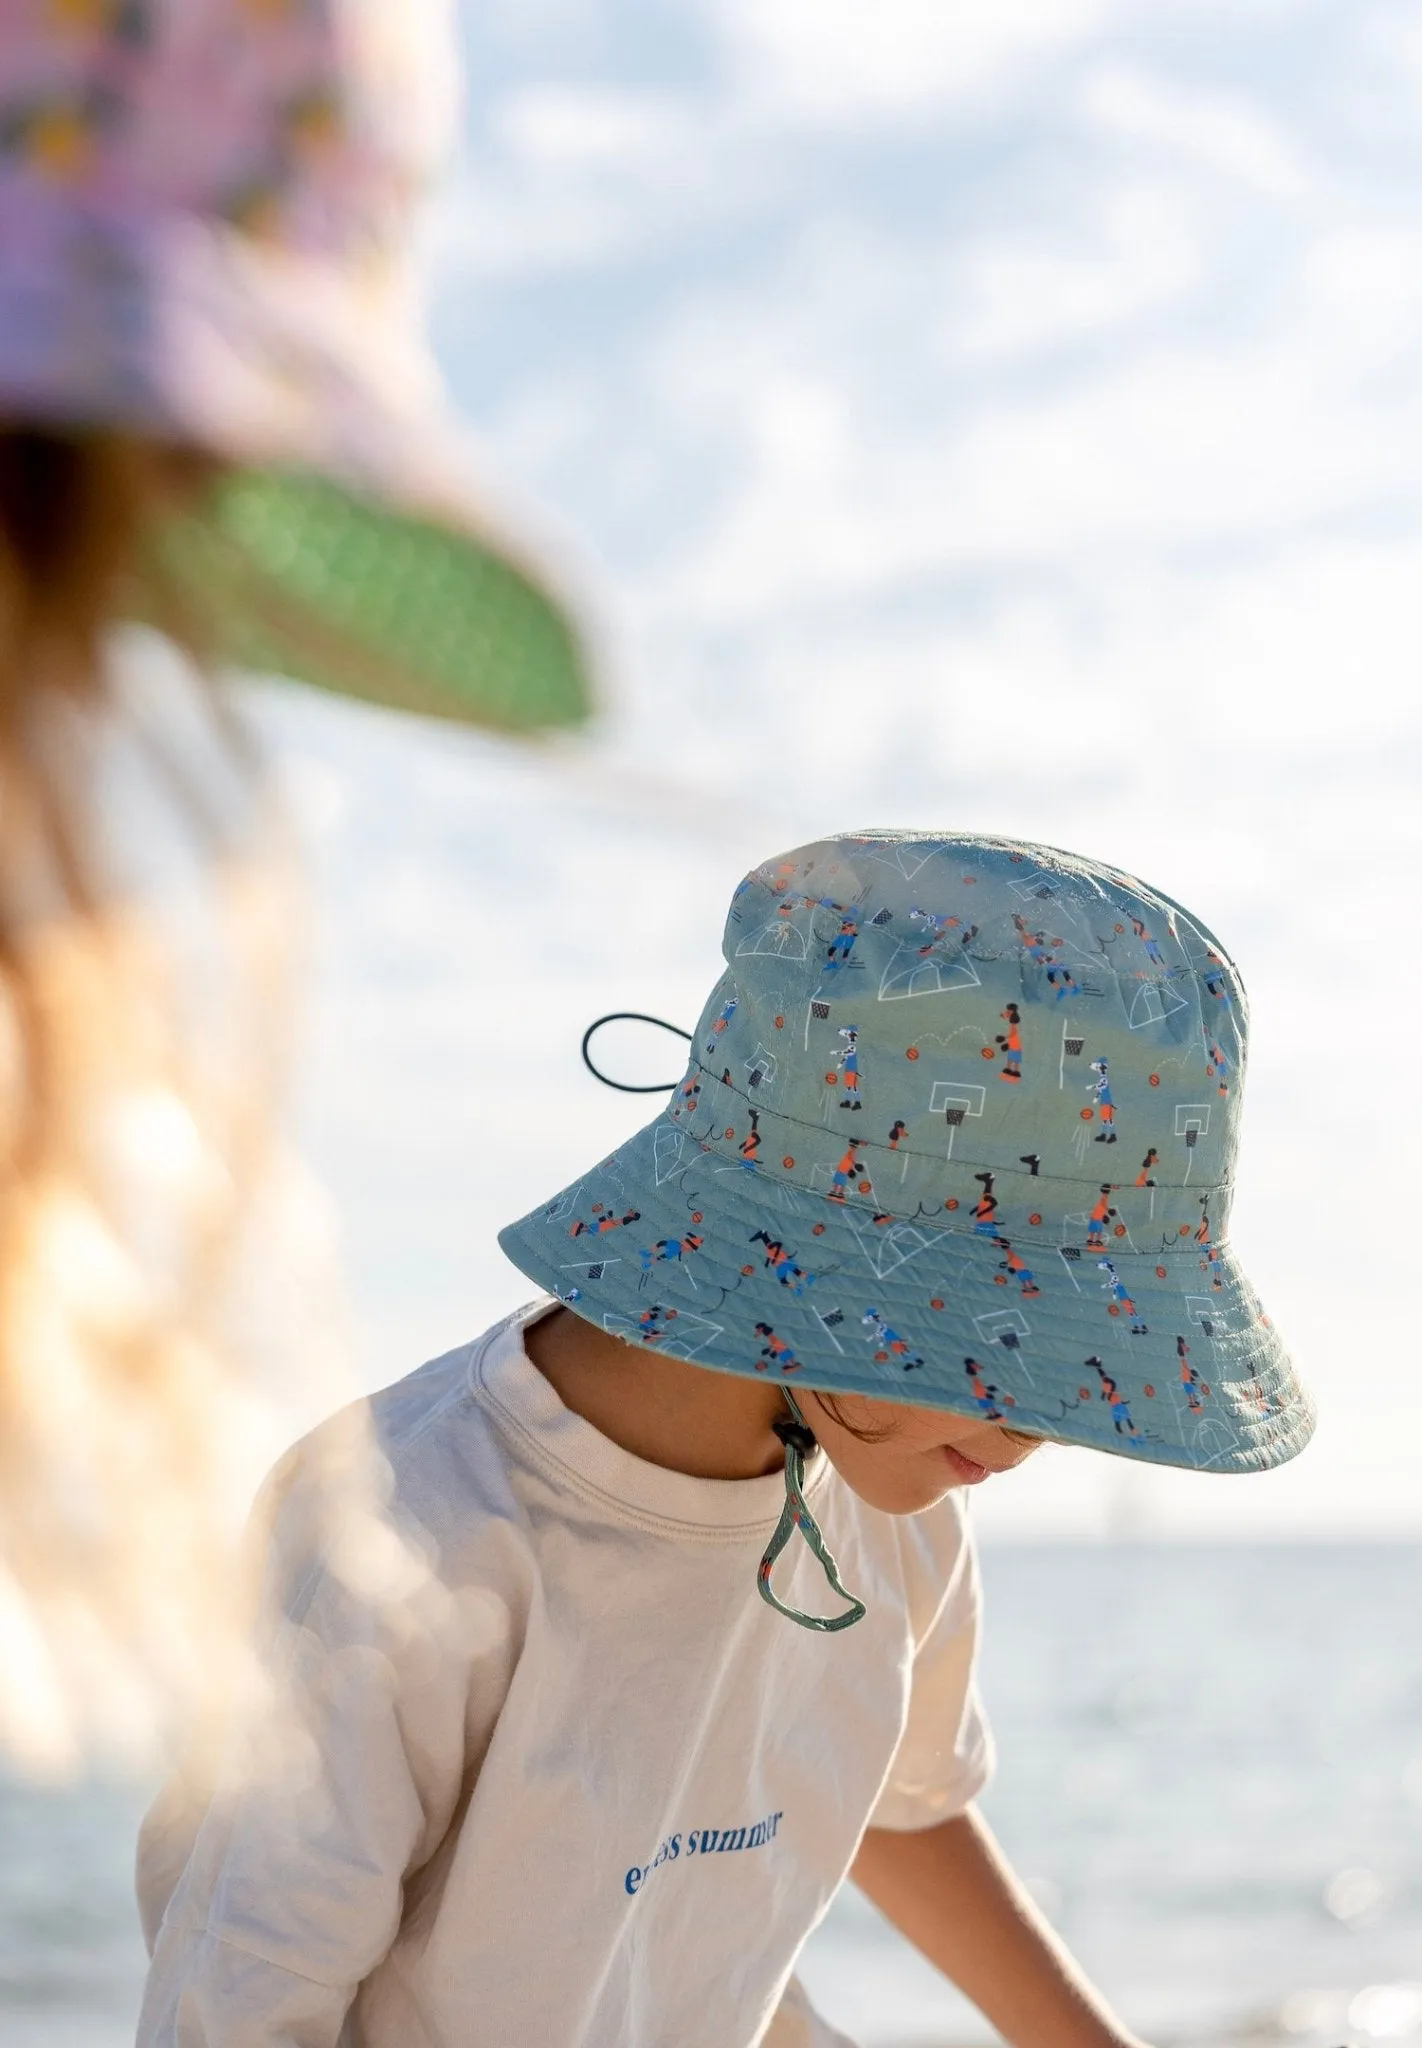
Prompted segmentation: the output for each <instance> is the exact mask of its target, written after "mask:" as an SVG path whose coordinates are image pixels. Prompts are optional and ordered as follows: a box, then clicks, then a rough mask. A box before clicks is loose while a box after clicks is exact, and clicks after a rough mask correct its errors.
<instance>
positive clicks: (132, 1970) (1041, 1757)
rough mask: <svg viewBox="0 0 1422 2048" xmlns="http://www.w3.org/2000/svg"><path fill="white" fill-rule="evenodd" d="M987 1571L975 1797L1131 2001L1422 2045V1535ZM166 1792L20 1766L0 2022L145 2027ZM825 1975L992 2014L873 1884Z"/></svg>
mask: <svg viewBox="0 0 1422 2048" xmlns="http://www.w3.org/2000/svg"><path fill="white" fill-rule="evenodd" d="M984 1578H985V1582H986V1588H987V1599H988V1625H987V1631H986V1639H985V1645H984V1653H983V1686H984V1691H985V1694H986V1697H987V1702H988V1707H989V1711H990V1714H991V1717H992V1720H993V1724H994V1727H995V1730H996V1734H997V1740H998V1746H999V1752H1000V1760H999V1767H998V1772H997V1777H996V1779H995V1782H994V1784H993V1786H992V1788H991V1789H990V1791H989V1793H988V1795H987V1797H986V1800H985V1802H984V1804H985V1807H986V1810H987V1812H988V1814H989V1816H990V1818H991V1820H992V1822H993V1825H994V1826H995V1827H996V1829H997V1831H998V1833H999V1835H1000V1837H1001V1838H1002V1840H1003V1842H1004V1843H1005V1845H1006V1847H1007V1848H1008V1850H1009V1852H1010V1853H1011V1855H1012V1856H1013V1859H1014V1861H1015V1862H1016V1864H1017V1866H1018V1868H1019V1869H1020V1870H1021V1872H1022V1873H1023V1875H1024V1876H1025V1877H1026V1878H1027V1879H1028V1881H1029V1882H1030V1883H1031V1885H1032V1887H1033V1889H1034V1891H1035V1892H1036V1894H1037V1896H1038V1898H1039V1899H1040V1900H1041V1902H1042V1903H1043V1905H1044V1906H1045V1907H1046V1908H1047V1909H1048V1911H1049V1912H1050V1913H1051V1915H1052V1917H1053V1919H1054V1920H1055V1921H1056V1923H1057V1925H1058V1926H1059V1927H1060V1928H1061V1929H1062V1931H1063V1933H1064V1934H1065V1935H1066V1937H1067V1939H1068V1941H1069V1942H1070V1943H1071V1945H1072V1946H1073V1948H1074V1949H1075V1950H1076V1952H1077V1953H1078V1955H1079V1956H1080V1957H1081V1958H1082V1960H1083V1962H1084V1963H1085V1964H1086V1965H1087V1966H1088V1968H1089V1969H1090V1970H1091V1972H1092V1974H1093V1975H1094V1976H1095V1977H1096V1979H1097V1981H1098V1982H1099V1983H1101V1984H1102V1986H1103V1987H1104V1988H1105V1989H1106V1991H1107V1992H1108V1993H1109V1994H1110V1996H1111V1997H1112V1998H1113V1999H1114V2000H1115V2001H1116V2003H1117V2004H1118V2005H1119V2006H1120V2008H1121V2009H1122V2010H1123V2011H1124V2012H1125V2013H1126V2015H1127V2016H1128V2018H1129V2019H1130V2020H1131V2021H1132V2023H1133V2024H1134V2025H1135V2026H1136V2027H1137V2028H1139V2029H1140V2030H1141V2031H1142V2032H1143V2033H1145V2034H1146V2035H1147V2037H1148V2038H1149V2039H1151V2040H1152V2041H1155V2042H1159V2043H1161V2044H1162V2048H1169V2044H1178V2048H1186V2044H1193V2048H1213V2044H1217V2043H1225V2042H1230V2043H1239V2044H1244V2043H1249V2044H1251V2048H1264V2044H1266V2043H1289V2044H1292V2048H1340V2044H1342V2043H1343V2042H1345V2041H1349V2042H1354V2043H1358V2044H1368V2048H1371V2044H1373V2043H1383V2042H1386V2043H1391V2044H1394V2048H1405V2044H1412V2048H1416V2044H1419V2043H1422V1546H1416V1545H1380V1544H1350V1545H1329V1546H1324V1545H1319V1546H1317V1547H1305V1546H1300V1545H1291V1546H1279V1547H1265V1546H1255V1547H1241V1546H1230V1547H1224V1546H1216V1547H1210V1548H1206V1549H1194V1550H1192V1549H1187V1548H1185V1547H1182V1546H1159V1547H1151V1546H1144V1545H1124V1544H1123V1545H1087V1544H1056V1545H1050V1546H1048V1545H1037V1544H1034V1545H1016V1544H1013V1545H1008V1544H989V1545H987V1546H985V1552H984ZM146 1796H147V1788H146V1787H143V1786H139V1785H133V1784H119V1783H112V1782H105V1783H92V1784H88V1785H85V1786H82V1787H77V1788H72V1789H69V1790H66V1791H64V1792H55V1791H43V1790H38V1789H35V1788H32V1787H23V1786H18V1785H14V1784H8V1785H3V1786H0V1851H3V1853H0V2048H120V2044H123V2043H127V2042H129V2041H131V2039H132V2029H133V2016H134V2012H135V2009H136V2005H137V1999H138V1993H139V1986H140V1983H141V1978H142V1970H143V1955H142V1944H141V1942H140V1939H139V1935H138V1929H137V1923H136V1919H135V1915H134V1911H133V1906H132V1901H131V1897H130V1891H129V1866H130V1860H131V1855H132V1842H133V1834H134V1830H135V1827H136V1825H137V1821H138V1816H139V1814H140V1812H141V1810H142V1807H143V1803H144V1800H145V1797H146ZM804 1975H805V1978H806V1981H807V1982H808V1984H809V1986H810V1988H811V1990H812V1992H813V1995H814V1996H815V1999H816V2002H817V2003H818V2004H819V2005H820V2006H821V2008H822V2009H823V2010H824V2011H825V2013H826V2014H827V2015H828V2016H829V2017H831V2018H833V2019H834V2020H835V2021H836V2022H837V2023H838V2024H839V2025H840V2026H841V2027H843V2028H844V2029H845V2030H846V2031H847V2032H849V2033H850V2034H852V2035H853V2036H854V2037H855V2038H856V2039H858V2040H859V2041H860V2042H861V2043H863V2048H910V2044H913V2048H930V2044H932V2048H950V2044H959V2043H963V2044H966V2043H969V2042H985V2041H989V2040H991V2039H992V2038H994V2037H993V2036H992V2035H991V2033H990V2031H989V2030H987V2029H986V2028H984V2026H983V2025H982V2023H981V2022H980V2021H979V2020H977V2018H976V2016H975V2015H974V2014H973V2013H972V2011H971V2009H970V2008H969V2007H967V2006H966V2005H965V2004H963V2003H962V2001H960V2000H959V1999H957V1997H956V1996H955V1995H954V1994H953V1993H951V1992H950V1991H949V1990H948V1989H947V1988H946V1987H945V1986H943V1984H942V1983H941V1980H939V1979H938V1978H937V1977H936V1976H935V1974H934V1972H933V1971H931V1970H930V1969H929V1968H928V1967H927V1966H926V1965H924V1964H923V1963H922V1962H920V1961H919V1959H918V1958H916V1957H915V1956H914V1955H913V1954H912V1952H911V1951H909V1950H908V1949H907V1948H906V1947H905V1946H904V1945H903V1944H902V1943H901V1942H900V1941H899V1940H898V1938H897V1937H896V1936H894V1935H893V1934H892V1932H891V1931H890V1930H889V1929H888V1928H887V1927H885V1926H884V1924H883V1923H882V1922H881V1921H880V1920H879V1919H878V1918H877V1916H876V1915H875V1914H874V1913H873V1911H872V1910H871V1909H870V1908H869V1907H867V1906H866V1905H865V1904H864V1902H863V1901H862V1900H860V1899H859V1898H858V1897H857V1896H855V1895H853V1894H847V1895H846V1896H845V1897H844V1898H843V1899H842V1900H841V1901H840V1902H839V1904H838V1905H837V1906H836V1908H835V1910H834V1912H833V1914H832V1915H831V1917H830V1919H829V1921H827V1922H826V1924H825V1926H824V1928H822V1929H821V1930H820V1932H819V1933H818V1934H817V1935H816V1936H815V1938H814V1940H813V1941H812V1943H811V1944H810V1947H809V1949H808V1950H807V1952H806V1956H805V1959H804ZM498 2048H515V2044H508V2043H500V2044H498ZM539 2048H542V2044H539Z"/></svg>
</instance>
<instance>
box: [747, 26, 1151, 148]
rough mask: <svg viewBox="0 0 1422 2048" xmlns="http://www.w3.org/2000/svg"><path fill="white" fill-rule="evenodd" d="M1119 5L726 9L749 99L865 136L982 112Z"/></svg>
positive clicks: (785, 115) (1092, 32) (1087, 35)
mask: <svg viewBox="0 0 1422 2048" xmlns="http://www.w3.org/2000/svg"><path fill="white" fill-rule="evenodd" d="M1112 12H1113V5H1112V0H993V4H992V5H991V6H982V5H978V4H974V0H876V4H875V5H874V6H873V7H872V8H870V7H865V6H864V5H862V4H861V0H720V4H719V8H718V13H719V20H720V25H721V29H722V33H723V35H724V37H725V41H726V46H727V50H728V54H729V58H730V61H731V64H732V66H733V69H734V72H735V75H736V78H737V82H738V84H739V87H740V90H741V91H742V92H743V93H744V95H745V96H746V98H747V99H748V100H750V101H751V102H752V103H753V104H756V105H760V106H763V107H766V106H769V107H774V108H775V109H776V111H777V113H778V114H779V115H780V116H781V118H783V119H786V120H790V121H796V122H805V123H809V124H827V125H830V126H835V127H840V126H843V127H856V126H860V125H872V124H874V123H876V122H884V121H901V120H912V119H915V118H918V119H922V118H924V117H926V116H929V115H932V114H936V113H939V112H941V111H943V110H945V109H948V108H953V109H964V108H973V109H974V110H975V111H981V110H982V108H983V107H984V106H985V105H986V103H987V102H989V101H990V100H992V99H993V98H994V97H995V96H996V95H998V94H1000V93H1001V92H1002V91H1003V90H1004V89H1005V88H1007V87H1008V86H1009V85H1011V84H1012V83H1016V82H1020V81H1022V80H1023V79H1025V78H1027V77H1030V76H1031V75H1032V74H1033V73H1034V72H1035V71H1036V70H1037V68H1038V67H1039V66H1040V65H1042V64H1043V63H1044V62H1047V61H1050V60H1051V59H1054V58H1057V57H1059V56H1060V55H1061V54H1063V53H1064V52H1066V51H1068V50H1070V49H1071V48H1073V47H1074V46H1077V45H1080V44H1082V43H1084V42H1086V41H1088V40H1089V39H1090V38H1091V37H1092V36H1093V35H1095V34H1096V33H1097V31H1098V30H1099V29H1100V28H1101V26H1102V24H1103V23H1104V22H1105V21H1106V20H1107V19H1108V18H1109V16H1110V15H1111V13H1112Z"/></svg>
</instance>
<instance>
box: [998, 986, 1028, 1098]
mask: <svg viewBox="0 0 1422 2048" xmlns="http://www.w3.org/2000/svg"><path fill="white" fill-rule="evenodd" d="M1002 1019H1003V1022H1004V1023H1005V1024H1006V1026H1007V1030H1006V1031H1005V1032H1001V1031H1000V1032H999V1033H998V1034H997V1041H996V1042H997V1044H998V1045H1000V1046H1001V1047H1002V1066H1001V1068H1000V1070H999V1073H998V1079H999V1080H1000V1081H1020V1080H1021V1079H1022V1012H1021V1011H1020V1010H1019V1009H1018V1007H1017V1005H1016V1003H1009V1004H1008V1006H1007V1008H1006V1009H1005V1010H1004V1011H1003V1012H1002Z"/></svg>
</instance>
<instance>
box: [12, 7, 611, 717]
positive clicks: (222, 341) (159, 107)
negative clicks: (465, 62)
mask: <svg viewBox="0 0 1422 2048" xmlns="http://www.w3.org/2000/svg"><path fill="white" fill-rule="evenodd" d="M456 79H457V65H456V62H455V55H454V49H453V37H452V23H451V12H450V8H449V6H448V4H446V0H0V415H3V416H4V417H5V418H7V419H8V420H9V421H10V422H12V423H15V422H24V423H27V424H28V423H35V424H39V423H50V424H53V425H55V426H58V427H78V426H92V427H100V426H110V427H117V428H123V429H128V430H131V431H135V432H138V433H142V434H145V435H148V436H151V437H152V438H155V439H158V440H162V441H172V442H175V443H179V444H183V445H190V446H194V447H197V448H201V449H205V450H208V451H210V452H212V453H213V454H215V455H216V456H218V457H220V458H222V459H223V460H224V461H225V462H227V463H229V464H231V465H232V466H233V472H234V473H233V474H232V475H231V477H230V478H229V479H228V481H227V482H226V484H225V485H224V486H223V487H222V488H221V489H219V490H218V491H217V492H216V493H215V495H214V497H213V501H212V504H211V506H210V508H208V509H206V510H205V511H204V512H203V513H202V514H201V515H198V516H195V517H193V518H190V519H187V520H185V521H184V524H183V526H182V527H181V529H175V530H174V531H173V532H172V533H171V534H170V535H169V536H168V537H167V540H166V544H165V559H166V566H167V569H168V571H169V573H171V572H172V571H173V570H174V569H175V568H176V570H177V571H178V573H179V574H181V575H183V576H185V577H187V578H188V579H190V580H192V581H193V582H195V583H198V584H200V589H201V603H202V605H203V607H204V610H205V611H206V612H207V613H208V614H209V615H211V614H212V613H213V612H214V608H215V610H216V612H217V614H218V620H219V624H220V625H222V626H223V627H225V628H226V636H225V642H224V644H225V646H226V647H227V649H228V651H229V652H230V653H231V654H232V656H233V658H234V659H237V660H239V661H242V662H244V663H246V664H248V665H251V666H257V667H269V668H275V669H281V670H286V671H289V672H294V673H298V674H300V675H302V676H304V677H306V678H307V679H308V680H310V681H313V682H317V683H320V684H324V685H327V686H329V687H335V688H338V689H342V690H345V691H349V692H354V693H356V694H360V695H366V696H373V697H376V698H379V699H380V700H382V701H385V702H389V703H397V704H401V705H404V706H407V707H409V708H412V709H418V710H425V711H431V712H436V713H440V714H443V715H446V716H452V717H458V718H464V719H470V720H473V721H475V722H478V723H492V724H497V725H502V726H510V727H527V726H535V725H546V724H559V723H566V722H569V721H571V720H574V719H576V718H578V717H580V716H581V715H583V713H584V712H585V711H586V709H587V705H588V689H587V682H586V670H585V663H584V659H583V655H582V652H581V649H580V647H579V645H578V640H577V636H576V633H575V632H574V630H573V629H572V627H571V626H570V624H569V620H568V616H567V612H566V609H565V606H564V605H563V603H562V601H561V600H560V599H558V598H557V597H555V596H554V595H553V594H552V591H551V589H550V585H549V580H548V578H547V576H546V573H545V571H544V570H543V568H542V567H541V566H538V565H536V564H535V563H534V562H533V561H532V560H530V558H529V556H528V554H527V552H526V551H525V550H524V549H523V548H521V547H518V546H515V545H513V544H511V542H510V541H509V539H508V537H507V536H506V535H505V534H504V533H503V532H502V530H500V531H499V532H498V533H497V534H496V533H495V532H494V531H493V530H492V528H491V523H490V520H489V517H488V514H487V510H486V508H485V507H484V506H483V505H482V504H481V502H480V501H479V500H478V499H477V498H476V497H475V496H474V495H473V494H472V492H471V488H470V484H469V478H468V471H467V466H466V462H465V460H464V459H463V458H462V455H461V445H462V442H463V439H464V435H463V430H462V428H461V426H460V424H459V422H458V420H457V419H456V418H455V417H454V415H453V414H452V412H451V411H450V409H449V407H448V404H447V401H446V399H445V397H444V394H443V391H442V387H441V383H440V379H439V375H438V372H437V370H436V368H435V366H434V363H433V360H432V357H431V355H430V352H429V349H428V346H427V344H426V341H425V337H424V333H423V329H422V325H421V320H420V316H419V308H418V303H417V296H416V293H415V290H414V280H413V277H412V229H413V225H414V215H415V211H416V207H417V202H418V201H419V199H420V198H421V196H422V194H423V193H424V191H425V189H426V187H427V185H428V183H429V179H430V175H431V172H432V171H433V169H434V168H435V167H436V165H437V163H438V162H439V160H440V159H441V158H442V156H443V155H444V154H445V152H446V150H447V149H448V147H449V145H450V143H451V140H452V137H453V132H454V116H455V110H456V103H457V91H456ZM500 524H501V526H502V522H501V523H500ZM259 589H260V590H262V591H263V592H264V594H265V595H266V597H267V598H268V599H270V597H271V595H272V593H273V591H275V593H276V596H277V600H278V601H277V602H276V603H275V604H272V603H271V602H264V603H261V604H259V603H258V602H257V601H256V593H257V591H258V590H259ZM283 601H285V602H286V603H287V604H288V606H289V609H290V611H291V614H292V617H293V618H294V617H295V615H296V613H297V612H298V611H300V612H301V613H302V614H303V615H304V616H305V617H306V619H307V620H308V622H309V620H310V619H311V618H312V617H313V616H314V617H315V619H316V620H317V622H318V630H317V631H316V632H315V633H314V634H313V633H312V632H311V631H309V630H306V631H303V632H301V633H300V634H297V633H295V632H293V633H292V635H290V636H287V635H285V634H284V633H283V630H282V625H281V615H282V609H283ZM135 608H136V609H137V610H139V611H140V612H141V611H142V609H143V603H142V595H141V593H138V595H137V597H136V607H135ZM322 627H324V628H327V629H329V632H328V633H327V634H325V635H323V633H322V631H321V630H320V628H322Z"/></svg>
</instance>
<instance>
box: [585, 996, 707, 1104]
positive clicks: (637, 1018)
mask: <svg viewBox="0 0 1422 2048" xmlns="http://www.w3.org/2000/svg"><path fill="white" fill-rule="evenodd" d="M621 1023H630V1024H655V1025H656V1026H657V1028H658V1029H659V1030H661V1031H673V1032H675V1033H676V1036H677V1037H678V1038H684V1039H686V1041H687V1042H688V1044H689V1043H690V1041H691V1033H690V1032H689V1031H683V1030H682V1028H681V1026H680V1025H679V1024H668V1022H667V1020H666V1018H665V1017H649V1016H648V1015H647V1012H646V1011H645V1010H609V1011H608V1013H607V1015H606V1016H605V1017H599V1018H598V1019H597V1021H596V1023H593V1024H589V1026H588V1028H587V1030H586V1031H585V1032H584V1033H583V1045H582V1053H583V1065H584V1066H585V1067H586V1068H587V1070H588V1072H589V1073H590V1074H595V1075H596V1076H597V1078H598V1080H599V1081H601V1082H602V1084H603V1086H604V1087H605V1088H617V1089H619V1090H620V1091H621V1092H622V1094H624V1095H664V1094H665V1093H666V1091H667V1090H668V1088H675V1086H676V1081H614V1080H613V1078H612V1076H611V1074H604V1072H603V1071H602V1068H601V1067H595V1066H594V1065H593V1063H592V1055H591V1054H590V1053H589V1051H588V1047H589V1046H590V1045H591V1044H592V1041H593V1033H594V1032H596V1031H601V1029H602V1027H603V1025H604V1024H621ZM680 1079H681V1076H680V1075H679V1074H678V1075H677V1081H679V1080H680Z"/></svg>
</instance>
